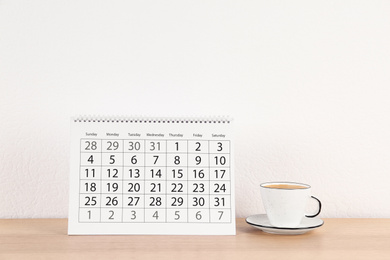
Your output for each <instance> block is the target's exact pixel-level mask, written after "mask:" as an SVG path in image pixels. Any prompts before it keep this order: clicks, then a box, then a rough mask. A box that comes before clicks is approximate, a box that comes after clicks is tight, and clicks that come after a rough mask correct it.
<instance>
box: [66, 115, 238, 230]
mask: <svg viewBox="0 0 390 260" xmlns="http://www.w3.org/2000/svg"><path fill="white" fill-rule="evenodd" d="M231 125H232V122H231V120H229V119H226V118H217V119H194V118H192V119H191V118H188V119H147V118H120V119H116V118H108V119H107V118H74V119H72V122H71V162H70V163H71V165H70V200H69V222H68V234H70V235H83V234H85V235H88V234H91V235H93V234H120V235H126V234H172V235H174V234H178V235H187V234H188V235H234V234H235V203H234V164H233V141H232V131H231Z"/></svg>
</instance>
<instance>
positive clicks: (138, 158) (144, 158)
mask: <svg viewBox="0 0 390 260" xmlns="http://www.w3.org/2000/svg"><path fill="white" fill-rule="evenodd" d="M80 160H81V161H80V165H81V166H95V165H105V166H116V165H120V166H122V165H123V166H176V167H180V166H197V167H202V166H210V167H228V166H229V165H230V155H229V154H205V155H198V154H137V153H81V158H80Z"/></svg>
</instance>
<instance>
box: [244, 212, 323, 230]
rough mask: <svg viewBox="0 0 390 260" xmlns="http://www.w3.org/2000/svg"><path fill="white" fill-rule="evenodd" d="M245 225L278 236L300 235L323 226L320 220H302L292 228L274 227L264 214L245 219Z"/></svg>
mask: <svg viewBox="0 0 390 260" xmlns="http://www.w3.org/2000/svg"><path fill="white" fill-rule="evenodd" d="M246 223H248V224H249V225H251V226H253V227H255V228H258V229H261V230H262V231H264V232H267V233H271V234H278V235H300V234H304V233H306V232H308V231H311V230H313V229H316V228H319V227H321V226H322V225H323V224H324V221H323V220H322V219H320V218H303V219H302V222H301V224H299V226H298V227H294V228H284V227H274V226H272V225H271V224H270V223H269V220H268V217H267V215H266V214H258V215H252V216H249V217H247V218H246Z"/></svg>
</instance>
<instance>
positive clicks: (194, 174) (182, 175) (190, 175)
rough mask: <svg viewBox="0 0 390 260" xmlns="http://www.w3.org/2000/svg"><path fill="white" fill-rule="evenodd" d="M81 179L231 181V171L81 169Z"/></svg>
mask: <svg viewBox="0 0 390 260" xmlns="http://www.w3.org/2000/svg"><path fill="white" fill-rule="evenodd" d="M80 179H86V180H89V179H97V180H230V169H229V168H211V169H210V168H198V167H188V168H177V167H105V166H103V167H81V168H80Z"/></svg>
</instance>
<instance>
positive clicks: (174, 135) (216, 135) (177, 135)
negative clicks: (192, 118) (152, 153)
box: [85, 132, 226, 139]
mask: <svg viewBox="0 0 390 260" xmlns="http://www.w3.org/2000/svg"><path fill="white" fill-rule="evenodd" d="M85 136H86V137H137V138H141V137H142V138H143V137H150V138H178V139H181V138H195V139H197V138H210V137H211V138H226V134H220V133H214V134H211V135H210V134H208V135H206V134H203V133H192V135H188V134H187V135H185V134H182V133H168V134H165V133H143V134H141V133H127V135H126V136H125V135H124V134H120V133H115V132H113V133H105V134H103V135H99V134H98V133H95V132H85Z"/></svg>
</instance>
